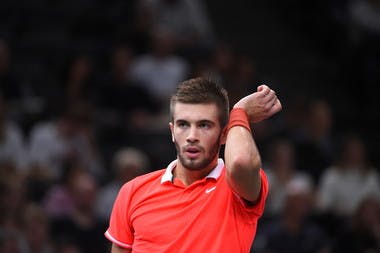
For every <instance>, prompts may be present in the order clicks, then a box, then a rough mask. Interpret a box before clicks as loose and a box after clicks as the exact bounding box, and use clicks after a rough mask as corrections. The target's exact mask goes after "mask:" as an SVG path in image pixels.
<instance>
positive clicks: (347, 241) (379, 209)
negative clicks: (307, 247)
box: [331, 197, 380, 253]
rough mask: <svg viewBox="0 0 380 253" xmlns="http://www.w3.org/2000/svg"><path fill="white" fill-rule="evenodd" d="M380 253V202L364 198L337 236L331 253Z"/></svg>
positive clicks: (371, 198) (376, 199) (375, 199)
mask: <svg viewBox="0 0 380 253" xmlns="http://www.w3.org/2000/svg"><path fill="white" fill-rule="evenodd" d="M341 252H345V253H357V252H363V253H364V252H380V201H379V199H378V198H373V197H367V198H364V199H363V200H362V201H361V202H360V204H359V205H358V207H357V209H356V210H355V211H354V213H353V215H352V216H351V217H350V222H349V224H348V225H346V226H344V227H343V232H342V231H341V233H340V234H339V235H338V236H337V240H336V241H335V242H334V244H333V246H332V249H331V253H341Z"/></svg>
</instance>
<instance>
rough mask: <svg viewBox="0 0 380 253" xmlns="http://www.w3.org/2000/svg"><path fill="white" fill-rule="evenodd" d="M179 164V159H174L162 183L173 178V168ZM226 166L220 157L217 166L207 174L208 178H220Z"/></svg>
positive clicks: (163, 176)
mask: <svg viewBox="0 0 380 253" xmlns="http://www.w3.org/2000/svg"><path fill="white" fill-rule="evenodd" d="M176 166H177V160H174V161H172V162H171V163H170V164H169V165H168V167H167V168H166V170H165V173H164V175H162V177H161V184H162V183H165V182H168V181H169V182H171V181H172V179H173V170H174V168H175V167H176ZM223 168H224V161H223V159H221V158H218V164H217V165H216V167H215V168H214V169H213V170H212V171H211V172H210V173H209V174H208V175H207V176H206V178H214V179H218V178H219V176H220V174H221V173H222V171H223Z"/></svg>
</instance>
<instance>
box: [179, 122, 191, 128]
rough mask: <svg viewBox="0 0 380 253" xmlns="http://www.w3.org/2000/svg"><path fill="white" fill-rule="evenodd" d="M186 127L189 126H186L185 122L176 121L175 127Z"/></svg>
mask: <svg viewBox="0 0 380 253" xmlns="http://www.w3.org/2000/svg"><path fill="white" fill-rule="evenodd" d="M188 125H189V124H188V123H187V122H185V121H178V122H177V126H178V127H179V128H186V127H187V126H188Z"/></svg>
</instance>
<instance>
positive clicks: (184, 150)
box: [170, 103, 225, 170]
mask: <svg viewBox="0 0 380 253" xmlns="http://www.w3.org/2000/svg"><path fill="white" fill-rule="evenodd" d="M218 115H219V111H218V108H217V106H216V105H215V104H185V103H176V105H175V107H174V111H173V122H171V123H170V130H171V133H172V141H173V142H174V144H175V146H176V149H177V156H178V159H179V164H178V166H183V167H184V168H186V169H189V170H203V169H206V168H208V167H209V166H215V164H214V163H215V162H216V159H217V158H218V156H219V148H220V145H221V144H223V143H224V142H225V134H224V132H223V131H222V129H221V126H220V123H219V118H218Z"/></svg>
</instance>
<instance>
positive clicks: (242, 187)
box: [224, 125, 261, 201]
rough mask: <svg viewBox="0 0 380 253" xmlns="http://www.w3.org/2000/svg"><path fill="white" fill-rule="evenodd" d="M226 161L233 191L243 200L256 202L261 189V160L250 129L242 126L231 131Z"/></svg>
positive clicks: (228, 135) (225, 155) (227, 141)
mask: <svg viewBox="0 0 380 253" xmlns="http://www.w3.org/2000/svg"><path fill="white" fill-rule="evenodd" d="M224 159H225V162H226V169H227V180H228V183H229V184H230V186H231V187H232V189H233V190H234V191H235V192H236V193H238V194H239V195H240V196H241V197H242V198H244V199H246V200H249V201H255V200H256V199H257V197H258V195H259V193H260V187H261V180H260V174H259V170H260V168H261V158H260V154H259V151H258V149H257V146H256V143H255V141H254V139H253V138H252V134H251V131H250V129H247V128H246V127H244V126H240V125H237V126H232V127H231V128H230V129H229V131H228V134H227V139H226V145H225V152H224Z"/></svg>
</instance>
